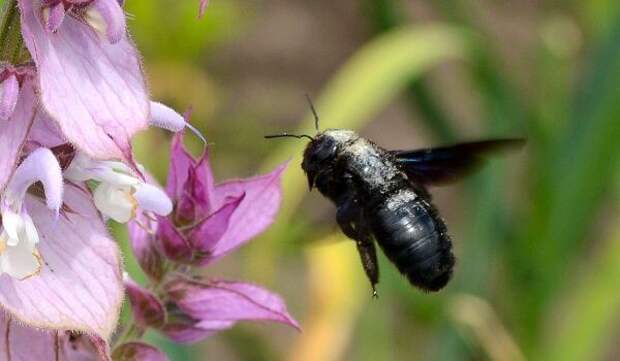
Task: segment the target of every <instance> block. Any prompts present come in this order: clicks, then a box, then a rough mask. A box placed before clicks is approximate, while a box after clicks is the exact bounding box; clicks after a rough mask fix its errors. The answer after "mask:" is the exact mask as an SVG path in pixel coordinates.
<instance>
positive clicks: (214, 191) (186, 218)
mask: <svg viewBox="0 0 620 361" xmlns="http://www.w3.org/2000/svg"><path fill="white" fill-rule="evenodd" d="M171 152H172V154H171V162H170V171H169V174H168V184H167V186H166V191H167V192H168V195H169V196H170V197H171V198H172V200H173V202H174V203H175V208H174V213H173V218H172V219H171V220H168V221H165V220H160V224H162V225H163V229H162V231H161V232H162V233H163V234H162V235H161V236H163V239H162V243H163V245H162V248H163V250H164V251H165V252H166V253H167V254H169V255H171V256H173V255H174V254H182V255H183V254H184V255H188V256H189V258H187V259H185V261H188V262H190V261H191V262H193V263H197V264H200V265H203V266H204V265H207V264H208V263H210V262H213V261H215V260H217V259H219V258H221V257H222V256H224V255H226V254H228V253H229V252H231V251H233V250H234V249H236V248H238V247H240V246H241V245H243V244H244V243H245V242H247V241H249V240H250V239H252V238H254V237H256V236H257V235H258V234H260V233H261V232H263V231H264V230H265V229H267V227H268V226H269V225H271V223H273V221H274V220H275V216H276V214H277V212H278V209H279V207H280V201H281V199H282V192H281V189H280V177H281V175H282V172H283V171H284V169H285V168H286V164H283V165H281V166H279V167H277V168H276V169H275V170H274V171H273V172H271V173H269V174H266V175H263V176H258V177H254V178H248V179H240V180H231V181H227V182H224V183H221V184H217V185H216V184H215V181H214V179H213V173H212V171H211V168H210V166H209V153H208V151H205V153H204V154H203V155H202V156H201V157H200V158H199V159H198V160H195V159H194V158H193V157H192V156H191V155H190V154H189V153H188V152H187V151H186V150H185V149H184V148H183V136H182V134H181V133H178V134H177V135H176V136H175V137H174V139H173V141H172V149H171ZM170 222H172V223H174V224H175V225H176V224H182V225H192V227H191V228H187V227H185V228H186V231H185V232H184V234H183V235H182V236H181V237H180V238H179V237H177V236H178V235H180V233H179V232H178V231H176V230H174V229H171V228H170V227H171V226H172V227H174V226H173V225H172V224H171V223H170ZM164 240H167V241H169V242H164ZM173 257H175V258H176V259H177V260H180V259H179V258H178V257H177V256H173Z"/></svg>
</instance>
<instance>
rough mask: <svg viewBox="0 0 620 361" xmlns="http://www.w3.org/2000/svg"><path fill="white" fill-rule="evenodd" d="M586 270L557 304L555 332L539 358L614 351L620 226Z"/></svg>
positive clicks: (619, 313)
mask: <svg viewBox="0 0 620 361" xmlns="http://www.w3.org/2000/svg"><path fill="white" fill-rule="evenodd" d="M618 221H620V219H619V220H618ZM586 269H587V270H588V273H587V275H586V276H585V277H583V278H581V279H580V280H578V281H577V282H572V283H571V285H570V291H569V292H570V293H569V294H568V295H566V294H562V296H563V297H562V299H561V300H560V301H559V303H560V304H561V305H560V307H554V309H555V312H554V314H552V315H550V317H549V318H550V319H551V318H552V319H553V320H556V321H554V322H553V324H554V327H553V331H552V333H551V334H550V335H549V336H550V337H549V339H548V342H546V343H545V345H544V347H543V349H542V350H541V351H540V352H536V353H535V354H536V355H537V357H536V359H537V360H545V361H560V360H561V361H573V360H574V361H577V360H603V359H605V356H606V355H605V351H606V350H611V347H612V345H613V342H614V340H615V338H616V337H617V333H614V330H617V327H616V326H617V321H618V319H620V292H619V290H618V280H620V227H616V230H615V232H613V234H612V237H611V238H610V239H609V241H608V242H607V244H606V245H605V246H604V248H603V249H602V250H601V251H600V252H599V253H598V257H597V258H596V259H595V261H593V262H592V264H590V265H588V267H587V268H586ZM562 306H563V307H562ZM558 322H559V324H558Z"/></svg>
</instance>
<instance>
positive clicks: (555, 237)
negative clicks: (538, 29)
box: [513, 17, 620, 342]
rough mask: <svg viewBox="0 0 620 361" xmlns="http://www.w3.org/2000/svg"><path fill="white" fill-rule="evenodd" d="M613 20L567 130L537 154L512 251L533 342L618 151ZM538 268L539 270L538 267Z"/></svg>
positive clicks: (618, 33)
mask: <svg viewBox="0 0 620 361" xmlns="http://www.w3.org/2000/svg"><path fill="white" fill-rule="evenodd" d="M619 37H620V17H619V18H617V20H616V24H615V28H614V29H613V31H612V32H610V33H609V34H607V36H606V39H605V40H604V41H603V42H602V43H601V44H600V46H599V47H598V51H597V52H596V53H595V54H594V57H593V59H592V60H593V61H592V62H591V63H590V69H589V71H588V72H587V73H586V77H585V79H584V81H583V82H582V83H581V85H580V87H579V92H578V94H577V97H576V99H575V101H574V104H575V105H574V108H573V111H572V113H571V114H572V117H571V118H570V119H569V124H568V127H567V130H566V132H565V133H564V134H562V135H561V136H560V137H559V139H558V140H557V141H556V142H553V143H552V144H551V146H550V147H549V148H548V149H547V150H546V151H543V153H542V154H541V155H540V158H541V159H540V160H539V166H538V168H537V169H534V170H533V172H532V173H533V174H536V175H537V178H536V180H535V183H534V198H533V199H532V202H531V203H530V207H531V213H530V214H529V222H528V224H527V227H526V228H525V231H524V233H523V234H522V238H521V240H520V242H518V243H516V245H517V246H518V250H517V251H516V252H514V254H513V262H514V263H515V264H514V267H515V269H517V270H518V269H521V270H524V271H523V272H522V274H521V275H520V281H521V287H522V288H523V289H522V290H521V291H520V292H525V293H527V294H529V295H530V297H528V300H527V302H524V303H523V304H522V305H521V307H522V308H521V310H520V311H519V312H518V314H519V315H520V317H523V318H524V319H523V321H524V322H525V323H526V325H525V327H526V329H527V332H526V334H527V335H529V337H531V340H530V341H531V342H535V340H536V338H537V337H536V336H537V335H536V329H537V328H538V326H539V322H540V319H541V317H542V315H543V314H544V311H545V305H546V303H547V302H548V301H549V298H550V295H552V294H553V293H554V292H555V291H556V290H557V289H558V287H562V286H564V285H565V284H564V282H565V281H566V280H567V279H566V278H565V277H564V274H565V272H566V269H567V268H568V267H570V266H571V260H574V259H575V256H577V255H579V254H580V251H581V250H582V247H583V241H584V240H585V239H586V238H585V237H584V235H585V234H586V232H587V231H588V230H589V228H590V227H591V226H592V224H593V221H594V220H595V219H596V217H597V212H596V209H597V207H598V206H599V205H600V204H601V202H602V201H603V200H604V195H605V191H606V190H608V189H609V188H610V183H611V182H612V180H613V175H614V174H615V172H616V169H617V167H618V154H620V142H619V141H618V139H620V121H619V119H620V102H619V101H618V99H620V87H618V84H620V42H618V38H619ZM541 265H544V267H540V266H541Z"/></svg>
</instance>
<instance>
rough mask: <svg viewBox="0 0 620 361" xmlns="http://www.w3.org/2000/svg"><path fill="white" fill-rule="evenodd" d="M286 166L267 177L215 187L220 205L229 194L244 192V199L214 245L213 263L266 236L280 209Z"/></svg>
mask: <svg viewBox="0 0 620 361" xmlns="http://www.w3.org/2000/svg"><path fill="white" fill-rule="evenodd" d="M287 164H288V162H287V163H284V164H282V165H280V166H278V167H277V168H276V169H275V170H274V171H272V172H271V173H269V174H266V175H264V176H259V177H254V178H248V179H241V180H235V181H229V182H226V183H223V184H220V185H218V186H216V189H215V192H214V194H215V195H216V196H217V197H219V199H218V200H217V202H218V203H219V202H221V201H222V200H223V199H222V197H225V196H226V195H229V194H240V193H242V192H245V198H244V199H243V201H242V202H241V204H240V205H239V207H238V208H237V210H236V211H235V213H234V214H233V215H232V217H231V219H230V226H229V227H228V230H227V231H226V233H225V234H224V235H223V236H222V238H221V239H220V240H219V242H218V243H217V245H215V247H214V249H213V251H212V260H215V259H218V258H220V257H222V256H224V255H225V254H227V253H228V252H230V251H232V250H234V249H236V248H238V247H239V246H241V245H243V244H244V243H245V242H247V241H249V240H250V239H252V238H254V237H256V236H257V235H258V234H260V233H261V232H263V231H264V230H265V229H267V227H269V225H271V223H273V221H274V220H275V217H276V214H277V213H278V210H279V208H280V202H281V200H282V187H281V185H280V182H281V178H282V172H284V170H285V169H286V166H287Z"/></svg>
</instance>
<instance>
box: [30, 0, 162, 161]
mask: <svg viewBox="0 0 620 361" xmlns="http://www.w3.org/2000/svg"><path fill="white" fill-rule="evenodd" d="M19 7H20V11H21V23H22V34H23V38H24V41H25V43H26V45H27V47H28V49H29V51H30V53H31V55H32V58H33V60H34V62H35V64H36V67H37V75H38V84H37V85H38V88H39V92H40V98H41V104H42V106H43V108H44V109H45V111H46V113H48V114H49V116H50V117H51V118H52V119H53V121H54V122H55V123H56V124H57V125H58V127H59V129H60V130H61V132H62V134H63V135H64V137H65V138H66V139H67V140H69V141H70V142H71V143H72V144H73V145H74V146H75V147H77V148H78V150H80V151H82V152H84V153H85V154H87V155H88V156H90V157H92V158H94V159H111V158H116V159H124V160H126V161H128V162H129V163H131V145H130V139H131V137H132V136H133V135H134V134H135V133H136V132H137V131H139V130H141V129H144V128H146V127H147V125H148V121H149V117H150V115H149V111H150V104H149V101H148V95H147V89H146V85H145V81H144V75H143V72H142V68H141V64H140V58H139V55H138V53H137V51H136V49H135V47H134V45H133V44H132V42H131V41H130V40H129V38H128V37H127V34H126V29H125V20H124V13H123V11H122V8H121V7H120V5H119V3H118V2H117V1H116V0H44V1H41V0H19Z"/></svg>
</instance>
